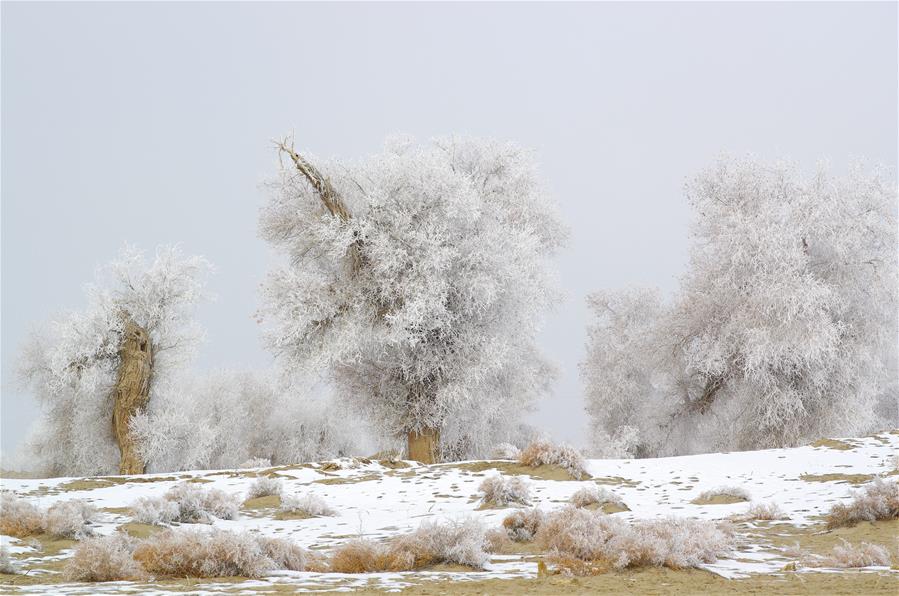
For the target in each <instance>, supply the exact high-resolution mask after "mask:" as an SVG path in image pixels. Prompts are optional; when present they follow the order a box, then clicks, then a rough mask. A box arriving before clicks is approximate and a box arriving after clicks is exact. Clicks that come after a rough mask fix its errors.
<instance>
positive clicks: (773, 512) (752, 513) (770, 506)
mask: <svg viewBox="0 0 899 596" xmlns="http://www.w3.org/2000/svg"><path fill="white" fill-rule="evenodd" d="M734 519H735V520H736V521H774V520H779V519H789V516H787V514H786V513H784V512H783V510H782V509H781V508H780V507H779V506H778V505H777V503H752V504H751V505H750V506H749V509H747V510H746V513H744V514H741V515H737V516H735V517H734Z"/></svg>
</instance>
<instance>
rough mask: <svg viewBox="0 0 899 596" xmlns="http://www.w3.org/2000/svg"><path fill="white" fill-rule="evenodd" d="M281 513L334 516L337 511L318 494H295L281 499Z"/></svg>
mask: <svg viewBox="0 0 899 596" xmlns="http://www.w3.org/2000/svg"><path fill="white" fill-rule="evenodd" d="M279 510H280V511H281V513H303V514H306V515H309V516H313V517H316V516H333V515H337V511H336V510H335V509H334V508H332V507H330V506H329V505H328V504H327V503H325V501H324V500H323V499H322V498H321V497H319V496H318V495H311V494H310V495H306V496H304V497H296V496H293V495H290V496H287V497H283V498H282V499H281V507H280V509H279Z"/></svg>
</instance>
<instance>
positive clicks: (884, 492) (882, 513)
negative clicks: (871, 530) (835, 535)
mask: <svg viewBox="0 0 899 596" xmlns="http://www.w3.org/2000/svg"><path fill="white" fill-rule="evenodd" d="M897 518H899V484H897V483H896V482H895V481H886V480H882V479H880V478H875V479H874V481H873V482H871V483H870V484H868V485H867V486H866V487H865V488H864V490H861V491H858V492H856V493H855V494H854V495H853V498H852V502H851V503H849V504H848V505H843V504H841V503H840V504H837V505H834V506H833V508H832V509H831V510H830V513H828V514H827V515H826V517H825V519H826V520H827V527H828V529H833V528H841V527H844V526H854V525H855V524H857V523H858V522H860V521H878V520H886V519H897Z"/></svg>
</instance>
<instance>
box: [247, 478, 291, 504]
mask: <svg viewBox="0 0 899 596" xmlns="http://www.w3.org/2000/svg"><path fill="white" fill-rule="evenodd" d="M283 491H284V483H283V482H281V479H280V478H272V477H270V476H260V477H259V478H257V479H256V480H255V481H254V482H253V484H251V485H250V490H248V491H247V500H250V499H257V498H259V497H269V496H273V495H277V496H280V495H281V493H282V492H283Z"/></svg>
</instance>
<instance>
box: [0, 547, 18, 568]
mask: <svg viewBox="0 0 899 596" xmlns="http://www.w3.org/2000/svg"><path fill="white" fill-rule="evenodd" d="M0 573H5V574H6V575H16V574H18V573H19V570H18V569H16V566H15V565H13V562H12V559H11V558H10V556H9V549H8V548H6V547H5V546H0Z"/></svg>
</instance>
